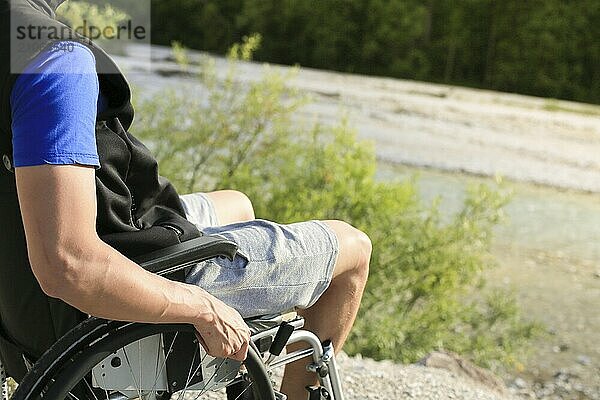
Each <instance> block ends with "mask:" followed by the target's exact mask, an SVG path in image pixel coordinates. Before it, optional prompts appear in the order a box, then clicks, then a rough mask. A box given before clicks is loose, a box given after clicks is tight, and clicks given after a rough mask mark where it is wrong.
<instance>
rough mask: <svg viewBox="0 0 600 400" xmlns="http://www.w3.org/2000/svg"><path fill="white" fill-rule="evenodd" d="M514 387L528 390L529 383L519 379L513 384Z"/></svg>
mask: <svg viewBox="0 0 600 400" xmlns="http://www.w3.org/2000/svg"><path fill="white" fill-rule="evenodd" d="M512 384H513V386H514V387H515V388H517V389H527V382H525V379H523V378H517V379H515V380H514V381H513V382H512Z"/></svg>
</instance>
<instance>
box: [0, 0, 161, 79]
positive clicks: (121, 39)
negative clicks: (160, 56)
mask: <svg viewBox="0 0 600 400" xmlns="http://www.w3.org/2000/svg"><path fill="white" fill-rule="evenodd" d="M44 1H46V4H58V3H62V4H61V5H60V6H58V8H56V9H55V10H54V11H55V15H54V16H52V15H51V14H52V13H51V10H50V9H49V8H45V9H44V11H45V14H47V17H46V16H44V15H42V14H40V15H37V16H36V15H33V14H31V13H30V12H23V10H29V8H28V7H26V5H27V4H29V3H31V4H33V3H36V4H42V3H43V2H44ZM10 2H11V16H10V18H11V20H10V42H11V44H10V45H11V49H10V65H11V72H12V73H14V74H23V73H35V70H31V69H28V68H26V67H27V62H26V60H29V59H31V57H32V56H33V55H35V54H36V53H38V52H40V51H41V50H42V49H46V50H47V51H52V52H65V53H68V52H73V51H74V50H75V48H76V45H77V43H83V44H84V45H86V46H88V47H90V48H98V47H100V48H102V49H104V51H106V52H107V53H108V54H109V55H111V54H112V55H133V57H132V58H131V60H134V62H135V63H136V66H137V67H138V68H142V69H151V68H152V49H151V46H150V43H151V40H150V39H151V14H152V13H151V0H135V1H129V0H127V1H119V2H118V7H117V6H113V5H112V3H113V1H112V0H81V1H79V0H78V1H74V0H73V1H58V0H57V1H53V2H50V1H49V0H10ZM115 3H117V2H115ZM50 18H52V19H54V21H51V20H50ZM82 38H86V40H82ZM50 43H51V44H52V46H49V44H50ZM96 51H99V50H96ZM96 72H98V73H113V72H114V64H113V63H109V62H101V63H97V65H96ZM66 73H68V72H66Z"/></svg>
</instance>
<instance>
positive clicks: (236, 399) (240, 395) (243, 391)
mask: <svg viewBox="0 0 600 400" xmlns="http://www.w3.org/2000/svg"><path fill="white" fill-rule="evenodd" d="M253 383H254V381H252V382H250V384H249V385H248V386H246V388H244V390H242V392H241V393H240V394H238V395H237V397H236V398H235V399H233V400H238V399H239V398H240V397H242V395H243V394H244V393H246V390H248V389H250V386H252V384H253Z"/></svg>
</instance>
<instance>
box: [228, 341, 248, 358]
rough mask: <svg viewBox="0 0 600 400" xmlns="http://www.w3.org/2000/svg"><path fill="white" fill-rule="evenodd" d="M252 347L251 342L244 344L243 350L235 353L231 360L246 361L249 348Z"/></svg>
mask: <svg viewBox="0 0 600 400" xmlns="http://www.w3.org/2000/svg"><path fill="white" fill-rule="evenodd" d="M249 345H250V342H249V341H247V342H244V344H243V345H242V348H241V349H239V350H238V351H237V352H236V353H233V354H232V355H231V356H230V357H229V358H231V359H233V360H236V361H244V360H245V359H246V357H248V347H249Z"/></svg>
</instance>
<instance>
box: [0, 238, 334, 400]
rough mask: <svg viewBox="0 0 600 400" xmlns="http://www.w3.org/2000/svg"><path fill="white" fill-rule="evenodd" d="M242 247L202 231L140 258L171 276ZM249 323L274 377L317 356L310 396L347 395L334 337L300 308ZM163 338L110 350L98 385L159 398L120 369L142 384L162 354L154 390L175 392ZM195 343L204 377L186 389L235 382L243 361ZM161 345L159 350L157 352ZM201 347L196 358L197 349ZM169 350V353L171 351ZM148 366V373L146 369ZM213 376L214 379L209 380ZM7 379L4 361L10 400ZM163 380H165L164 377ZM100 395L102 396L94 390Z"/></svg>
mask: <svg viewBox="0 0 600 400" xmlns="http://www.w3.org/2000/svg"><path fill="white" fill-rule="evenodd" d="M236 251H237V246H236V244H235V243H233V242H230V241H228V240H226V239H224V238H222V237H219V236H202V237H199V238H197V239H193V240H190V241H187V242H184V243H181V244H178V245H175V246H170V247H168V248H165V249H161V250H158V251H155V252H152V253H150V254H147V255H145V256H144V257H141V258H139V259H137V260H136V261H137V262H138V264H140V266H141V267H142V268H144V269H146V270H148V271H150V272H153V273H156V274H158V275H168V274H171V273H174V272H177V271H182V270H183V269H185V268H187V267H190V266H192V265H194V264H196V263H198V262H201V261H205V260H207V259H210V258H213V257H217V256H224V257H228V258H230V259H232V258H233V257H234V256H235V254H236ZM92 319H93V320H97V319H95V318H93V317H92V318H91V319H90V320H88V321H86V322H88V324H89V321H91V320H92ZM98 321H101V320H98ZM86 322H83V323H82V324H80V325H78V327H80V326H81V325H83V324H86ZM246 322H247V324H248V326H249V327H250V330H251V332H252V335H251V342H252V343H253V344H252V348H253V351H254V352H255V353H257V354H258V355H259V358H260V363H261V364H262V367H261V368H263V367H264V369H263V370H264V371H265V372H266V373H267V374H268V376H269V379H270V376H271V374H272V372H273V370H274V369H276V368H279V367H283V366H285V365H287V364H289V363H291V362H296V361H298V360H301V359H304V358H308V357H311V362H309V363H308V365H307V370H308V371H311V372H314V373H315V374H316V376H317V378H318V380H319V382H320V386H318V387H309V388H307V390H308V393H307V397H308V399H309V400H331V399H333V400H344V395H343V392H342V385H341V379H340V376H339V372H338V368H337V364H336V361H335V355H334V348H333V345H332V343H331V342H330V341H325V342H323V343H321V341H320V340H319V338H318V337H317V336H316V335H315V334H314V333H312V332H310V331H308V330H304V329H302V328H303V326H304V320H303V318H301V317H299V316H297V315H296V314H295V313H291V314H281V315H279V314H277V315H270V316H263V317H259V318H253V319H248V320H246ZM140 325H141V324H140ZM159 326H160V325H159ZM165 326H166V325H165ZM76 330H77V327H75V328H74V329H73V331H76ZM73 331H72V332H73ZM66 336H68V334H67V335H65V337H66ZM173 342H174V339H173ZM161 343H164V338H163V336H162V334H161V335H154V336H149V337H147V338H144V339H142V340H138V341H134V342H132V343H130V344H129V345H127V346H125V347H123V348H122V349H121V350H118V351H117V352H115V353H113V354H111V355H109V356H108V357H106V358H105V359H104V360H102V361H101V362H100V363H98V364H96V365H95V367H93V368H92V370H91V371H92V385H93V386H94V387H95V388H98V389H104V390H105V392H106V393H107V394H108V390H111V391H117V392H118V393H119V394H121V395H122V397H114V398H119V399H131V398H143V399H144V400H155V399H157V397H155V396H154V395H149V396H145V395H142V392H143V390H148V389H147V388H140V387H136V386H138V384H137V383H136V382H131V380H130V379H129V378H128V377H123V376H120V375H119V371H118V370H119V367H120V366H121V361H120V360H121V359H122V358H125V359H127V363H128V364H129V368H130V372H131V373H130V376H131V377H132V378H133V381H135V377H136V376H138V374H139V376H140V386H143V385H147V384H144V383H142V379H141V377H142V376H143V374H144V373H146V374H147V373H148V371H149V370H148V368H150V369H151V368H152V367H151V366H152V363H151V362H149V360H154V359H156V360H157V365H158V360H159V359H160V357H162V359H161V363H162V364H163V366H162V368H161V370H160V371H159V370H158V369H156V368H155V369H154V375H155V380H154V382H153V387H152V389H150V391H156V390H157V388H160V389H163V388H164V389H165V390H166V391H168V392H170V393H174V387H175V386H176V385H174V383H176V382H168V381H167V378H166V374H164V373H163V372H162V370H163V369H164V366H165V364H166V362H167V358H168V355H169V354H171V350H172V349H169V350H168V352H165V350H166V349H165V348H164V345H163V347H162V348H161ZM294 343H305V344H306V345H307V346H306V348H303V349H301V350H297V351H294V352H291V353H287V354H281V353H282V350H283V349H284V348H285V347H286V346H287V345H289V344H294ZM172 345H173V344H171V347H172ZM195 346H196V349H195V350H192V351H195V352H197V351H198V350H199V351H200V357H201V358H200V359H201V361H199V364H198V367H197V368H196V369H197V370H199V369H201V371H199V372H198V375H199V376H202V380H201V381H199V382H195V383H194V384H192V385H190V381H191V379H188V381H187V382H186V385H185V389H187V390H195V391H198V390H199V391H201V392H206V391H214V390H219V389H222V388H223V387H225V386H227V385H228V384H230V383H231V382H232V381H233V380H234V378H236V377H237V376H238V375H239V372H240V365H241V364H240V363H238V362H235V361H233V360H225V359H216V358H214V357H211V356H209V355H207V354H206V353H205V352H204V349H203V348H202V346H200V345H199V344H198V343H197V342H196V344H195ZM136 348H137V352H136V353H135V354H136V357H135V359H139V363H138V364H135V362H134V363H133V364H134V365H132V364H131V363H130V360H129V358H128V355H127V349H129V352H130V354H131V352H132V351H133V352H135V351H136ZM155 348H156V349H157V350H158V351H154V349H155ZM51 350H52V348H51V349H50V350H49V351H48V352H46V354H44V356H42V358H41V359H40V360H39V361H38V363H36V364H35V365H34V366H33V367H32V369H30V372H29V374H28V376H29V375H31V374H32V370H33V371H35V369H36V366H38V364H39V363H40V362H42V360H43V359H44V358H48V357H49V353H51ZM119 351H120V352H122V354H121V353H119ZM161 352H162V353H163V354H162V355H161V354H160V353H161ZM195 352H194V357H195V354H196V353H195ZM165 353H166V354H167V355H166V356H165ZM50 356H51V355H50ZM163 359H164V360H163ZM117 360H119V361H117ZM45 361H46V363H47V362H48V360H45ZM50 361H53V360H50ZM193 364H194V361H193V360H192V364H191V365H190V371H189V372H190V373H191V372H192V371H191V368H192V365H193ZM144 370H145V371H146V372H144ZM94 371H96V372H94ZM194 372H196V371H194ZM99 373H102V377H103V378H102V380H103V382H100V380H99V379H97V378H96V376H98V374H99ZM207 377H209V378H208V379H206V378H207ZM6 378H7V376H6V374H5V371H4V368H3V366H2V363H1V362H0V384H1V394H2V397H1V400H8V390H7V381H6ZM188 378H190V377H188ZM159 379H160V383H159V382H158V381H159ZM26 380H27V376H26V377H25V378H24V380H23V382H26ZM132 383H133V384H132ZM158 385H160V386H158ZM103 386H104V387H103ZM188 386H189V387H188ZM240 395H241V393H240ZM273 395H274V396H276V397H275V398H277V399H285V398H286V397H285V395H282V394H281V393H279V392H274V393H273ZM94 397H96V396H95V395H94ZM238 397H240V396H238ZM23 398H24V399H28V398H29V397H27V395H25V397H23ZM112 398H113V397H111V399H112ZM180 398H181V397H180ZM107 399H108V395H107Z"/></svg>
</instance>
